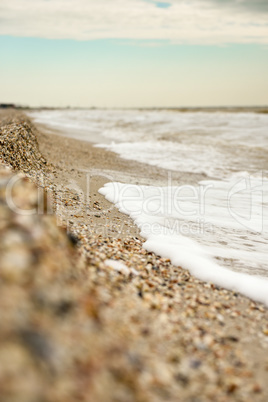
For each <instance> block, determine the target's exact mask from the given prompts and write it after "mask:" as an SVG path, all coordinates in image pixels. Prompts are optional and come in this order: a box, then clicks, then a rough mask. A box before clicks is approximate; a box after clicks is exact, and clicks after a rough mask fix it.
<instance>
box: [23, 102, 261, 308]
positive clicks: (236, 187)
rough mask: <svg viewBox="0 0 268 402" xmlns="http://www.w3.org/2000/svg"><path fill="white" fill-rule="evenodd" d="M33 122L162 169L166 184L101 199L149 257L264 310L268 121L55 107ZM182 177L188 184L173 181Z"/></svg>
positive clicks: (128, 188)
mask: <svg viewBox="0 0 268 402" xmlns="http://www.w3.org/2000/svg"><path fill="white" fill-rule="evenodd" d="M29 115H30V117H31V118H32V119H33V121H34V122H36V123H38V124H43V125H45V126H46V127H47V128H48V129H51V130H58V131H59V133H61V134H63V135H65V136H68V137H72V138H76V139H81V140H86V141H90V142H92V143H94V145H95V146H96V147H102V148H104V149H107V150H109V151H112V152H114V153H116V154H117V155H118V156H119V157H120V158H124V159H127V160H134V161H137V162H140V163H143V164H145V165H150V166H152V167H156V168H158V169H159V168H160V169H164V170H165V171H166V173H167V176H166V177H167V180H165V181H163V182H162V183H158V185H157V186H156V185H149V183H150V181H149V180H148V185H144V183H143V184H139V183H137V184H132V183H128V182H127V181H126V182H125V181H124V182H116V181H111V182H109V183H107V184H106V185H105V186H104V187H103V188H101V189H100V190H99V192H100V193H101V194H102V195H103V196H104V197H106V199H107V200H109V201H110V202H112V203H114V204H115V206H116V207H117V208H118V209H119V210H120V211H121V212H123V213H125V214H127V215H129V216H130V217H131V218H132V219H133V220H134V221H135V223H136V225H137V226H138V227H139V230H140V232H141V235H142V236H143V237H144V239H145V242H144V245H143V247H144V248H145V249H147V250H148V251H151V252H154V253H156V254H157V255H160V256H162V257H165V258H169V259H170V260H171V261H172V263H173V264H175V265H179V266H182V267H183V268H185V269H188V270H189V271H190V272H191V273H192V274H193V275H194V276H196V277H197V278H199V279H201V280H204V281H207V282H211V283H214V284H215V285H217V286H222V287H225V288H227V289H230V290H233V291H236V292H240V293H242V294H244V295H246V296H248V297H250V298H252V299H253V300H256V301H260V302H262V303H264V304H266V305H268V113H264V112H261V111H259V110H258V109H256V110H251V111H248V110H235V109H230V110H229V109H220V110H217V109H215V110H214V109H211V110H209V109H205V110H202V109H198V110H191V109H189V110H187V111H182V110H177V109H148V110H144V109H122V110H120V109H54V110H36V111H31V112H29ZM89 165H90V161H89ZM148 172H150V175H153V174H154V169H152V168H151V169H148ZM178 172H180V174H181V177H183V176H185V179H184V180H182V181H181V182H178V181H175V182H174V180H172V177H173V176H174V175H175V174H176V173H178ZM187 177H191V181H189V183H188V182H187ZM137 181H138V179H137Z"/></svg>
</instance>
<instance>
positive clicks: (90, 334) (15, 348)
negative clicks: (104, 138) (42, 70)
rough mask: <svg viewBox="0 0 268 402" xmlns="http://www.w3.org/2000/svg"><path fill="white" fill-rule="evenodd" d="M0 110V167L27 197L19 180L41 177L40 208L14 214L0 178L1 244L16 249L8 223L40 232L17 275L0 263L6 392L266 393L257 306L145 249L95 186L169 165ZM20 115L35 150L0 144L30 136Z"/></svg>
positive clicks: (267, 329)
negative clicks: (43, 204) (19, 176)
mask: <svg viewBox="0 0 268 402" xmlns="http://www.w3.org/2000/svg"><path fill="white" fill-rule="evenodd" d="M11 119H13V123H11ZM0 120H2V121H4V123H2V125H1V134H0V139H1V140H2V139H3V138H4V142H2V143H1V154H0V158H1V160H2V163H3V165H2V167H1V172H2V173H1V174H2V175H3V177H4V176H7V177H12V176H13V175H14V172H13V171H11V170H8V171H7V170H6V167H5V166H6V165H9V166H11V167H13V168H15V169H16V171H21V172H23V174H24V175H25V176H26V177H28V179H30V183H29V182H28V181H27V180H26V181H25V183H24V182H23V183H22V184H20V186H21V188H20V189H19V194H22V198H23V200H24V202H26V204H27V197H29V199H30V196H29V195H26V196H25V194H28V191H29V192H32V191H37V189H36V188H35V187H34V188H35V189H32V188H31V190H27V186H39V188H42V189H44V191H45V193H44V194H45V197H47V199H48V203H49V205H50V206H51V211H49V213H48V211H47V209H46V210H45V211H44V212H46V213H45V214H43V213H39V214H37V216H35V218H32V217H30V218H28V217H27V218H25V221H23V223H21V222H20V220H19V219H17V217H16V216H17V215H16V212H12V213H11V215H12V216H10V215H9V214H7V213H6V210H7V207H6V206H5V204H4V202H5V196H6V195H5V189H4V187H3V186H2V187H1V192H2V194H1V197H2V200H3V202H2V204H1V208H5V209H3V211H4V212H2V214H1V217H2V218H1V219H2V221H3V223H2V225H1V245H2V247H3V253H5V249H4V245H5V244H8V245H9V246H8V247H10V253H11V254H12V253H13V254H14V253H15V254H16V252H17V251H16V249H15V248H14V250H15V251H13V252H12V248H13V247H15V246H16V244H17V243H16V242H15V241H14V240H12V239H13V237H12V236H11V232H12V231H15V232H16V231H17V230H18V227H20V228H21V225H26V226H25V233H26V232H27V233H31V236H32V239H33V240H34V239H36V235H35V232H36V231H35V230H34V228H35V227H37V226H38V227H39V226H41V227H42V228H43V230H44V235H43V236H44V238H45V239H47V242H45V243H44V244H45V246H43V249H42V252H41V255H42V258H41V257H40V258H36V259H35V260H34V262H33V263H32V265H31V264H28V265H29V266H27V267H26V265H27V264H26V263H25V272H26V271H27V281H25V279H24V275H17V274H16V272H17V271H16V269H15V268H14V266H16V264H17V262H16V261H15V262H12V261H13V260H12V261H11V260H8V258H7V257H6V258H5V260H3V261H2V262H1V264H2V266H1V289H2V290H1V293H0V294H1V296H0V306H1V310H3V311H5V315H4V318H3V323H2V325H3V328H4V330H1V337H0V340H1V346H0V362H1V361H2V362H3V363H2V364H1V366H2V367H4V369H3V370H2V371H1V373H0V393H1V395H4V399H3V400H5V401H20V402H21V401H27V402H29V401H36V400H40V399H41V398H42V400H44V401H51V402H52V401H53V402H55V401H59V402H61V401H64V402H66V401H74V400H82V401H107V402H108V401H122V402H126V401H156V402H157V401H168V400H170V401H208V400H213V401H215V400H216V401H227V400H237V401H252V400H254V401H266V400H267V399H268V388H267V376H268V359H267V355H266V351H267V348H268V326H267V318H268V313H267V308H266V307H265V306H264V305H263V304H261V303H258V302H255V301H253V300H251V299H249V298H247V297H245V296H243V295H241V294H239V293H237V292H233V291H229V290H226V289H223V288H221V287H219V286H215V285H214V284H212V283H208V282H202V281H200V280H199V279H196V278H195V277H193V276H191V275H190V273H189V272H188V271H187V270H185V269H184V267H183V266H182V267H181V266H174V265H172V264H171V262H170V260H169V259H168V258H163V257H162V258H161V257H159V256H157V255H155V254H154V253H152V252H148V251H146V250H145V249H144V248H143V247H142V244H143V242H144V239H143V238H142V236H141V235H140V233H139V230H138V228H137V227H136V226H135V224H134V222H133V220H132V219H131V218H130V217H128V216H127V215H125V214H123V213H120V212H119V211H118V209H116V208H115V206H114V205H113V204H111V203H109V202H108V201H107V200H106V199H105V198H104V197H103V196H102V195H101V194H100V193H99V192H98V190H99V189H100V188H102V187H103V185H104V184H105V183H108V182H117V181H119V182H122V183H130V184H142V185H146V186H148V185H155V186H156V185H160V184H161V183H163V181H165V180H167V172H166V170H164V169H162V168H160V167H157V166H150V165H148V164H147V165H146V164H144V163H141V162H137V161H133V160H126V159H122V158H120V157H119V156H118V154H116V153H114V152H111V151H109V150H107V149H104V148H98V147H94V146H93V145H92V144H91V143H90V142H88V141H81V140H75V139H73V138H69V137H67V136H63V135H61V133H59V132H57V131H56V130H54V129H53V130H52V129H51V128H49V129H48V127H45V126H44V125H41V124H40V125H38V124H37V125H36V128H35V127H34V126H33V125H32V123H31V122H30V121H29V118H28V117H25V115H20V114H19V113H17V112H12V113H10V112H2V113H1V115H0ZM25 122H26V123H25ZM23 124H26V126H23V127H24V128H23V129H25V130H26V131H27V130H28V131H27V132H28V133H29V132H30V133H31V134H32V135H33V139H31V140H30V143H29V149H32V150H33V151H34V152H37V151H36V149H37V148H38V150H39V152H40V155H39V154H38V155H37V158H36V157H35V155H34V152H33V153H32V154H31V152H30V153H29V152H28V151H29V149H28V150H27V152H26V158H25V159H23V158H22V159H21V160H22V161H23V163H22V162H20V163H18V161H16V157H17V154H15V155H12V157H10V154H8V152H7V149H10V148H8V147H10V144H12V141H13V142H16V143H17V146H18V147H19V148H20V149H21V152H22V154H23V152H24V147H27V144H26V145H25V144H24V143H23V146H21V136H20V135H18V136H17V137H16V136H15V137H14V133H16V132H17V131H18V130H19V129H20V128H21V127H22V125H23ZM25 127H26V128H25ZM26 138H30V137H27V136H26ZM35 138H36V140H37V144H38V146H37V148H36V149H35V148H33V146H32V143H31V141H34V139H35ZM26 143H27V141H26ZM13 145H14V144H13ZM13 149H14V147H13ZM41 158H42V159H41ZM40 159H41V162H42V163H41V164H39V165H38V163H37V162H36V161H39V160H40ZM204 178H205V176H204V174H203V173H200V177H199V176H198V179H200V180H202V179H204ZM173 179H174V180H175V181H176V182H179V183H181V184H184V183H187V184H189V183H190V184H193V185H195V184H196V181H197V176H196V173H195V174H191V173H187V174H186V173H185V172H179V171H177V172H175V173H174V175H173ZM31 183H33V184H31ZM25 192H26V193H25ZM18 196H20V195H18ZM25 199H26V201H25ZM29 202H30V201H29ZM35 202H37V201H35ZM2 205H3V206H2ZM48 209H50V208H48ZM41 212H42V211H41ZM27 219H28V221H27ZM44 220H45V221H46V222H47V221H49V224H48V223H46V224H44ZM16 225H18V226H16ZM27 225H28V226H27ZM23 227H24V226H23ZM62 228H63V229H62ZM20 230H21V229H20ZM8 236H11V237H10V238H9V237H8ZM28 236H29V235H28ZM37 237H38V236H37ZM51 239H53V240H51ZM34 241H36V243H34V247H33V246H32V245H30V243H29V241H28V240H27V236H26V235H25V236H22V237H21V239H20V251H19V252H21V253H24V254H27V253H29V254H30V255H32V254H34V255H37V254H38V250H40V248H42V247H41V246H40V244H39V243H38V241H37V240H34ZM16 247H17V246H16ZM33 249H34V250H35V251H33ZM22 250H23V251H22ZM25 250H26V251H25ZM27 255H28V254H27ZM26 260H27V259H26ZM26 260H25V261H26ZM27 261H28V260H27ZM5 264H6V265H5ZM12 264H13V265H12ZM12 267H13V268H12ZM21 272H23V271H21ZM39 273H40V275H39ZM10 295H11V296H12V298H11V296H10ZM11 299H12V302H11ZM7 351H8V352H7ZM9 356H13V358H12V359H9ZM7 362H9V363H7ZM25 378H27V382H24V379H25ZM7 379H8V381H7Z"/></svg>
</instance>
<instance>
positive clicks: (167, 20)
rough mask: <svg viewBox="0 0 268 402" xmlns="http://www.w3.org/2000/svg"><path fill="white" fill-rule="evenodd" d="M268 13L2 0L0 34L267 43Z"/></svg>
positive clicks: (241, 6) (218, 1) (136, 1)
mask: <svg viewBox="0 0 268 402" xmlns="http://www.w3.org/2000/svg"><path fill="white" fill-rule="evenodd" d="M254 2H255V3H254ZM222 3H224V5H223V4H222ZM252 3H254V4H255V5H253V4H252ZM163 4H168V5H170V6H169V7H165V6H163ZM161 5H162V6H161ZM267 11H268V10H267V4H266V1H262V0H254V1H253V0H252V1H250V0H244V1H242V0H240V1H238V0H237V1H235V0H233V1H231V0H225V1H222V0H170V1H145V0H113V1H111V0H98V1H96V0H53V1H51V0H1V3H0V16H1V20H0V35H13V36H26V37H39V38H49V39H75V40H92V39H106V38H113V39H115V38H118V39H131V40H141V39H145V40H158V39H161V40H168V41H170V42H175V43H182V44H226V43H262V44H267V43H268V12H267Z"/></svg>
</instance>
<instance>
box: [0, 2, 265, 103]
mask: <svg viewBox="0 0 268 402" xmlns="http://www.w3.org/2000/svg"><path fill="white" fill-rule="evenodd" d="M267 71H268V1H267V0H187V1H186V0H162V1H154V0H97V1H96V0H1V1H0V103H1V102H11V103H17V104H21V105H30V106H60V107H62V106H63V107H65V106H71V107H76V106H77V107H93V106H94V107H185V106H190V107H191V106H193V107H194V106H258V105H260V106H264V105H268V75H267Z"/></svg>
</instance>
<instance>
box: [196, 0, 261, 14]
mask: <svg viewBox="0 0 268 402" xmlns="http://www.w3.org/2000/svg"><path fill="white" fill-rule="evenodd" d="M201 1H206V2H210V3H212V4H214V5H217V6H219V7H224V8H226V7H227V8H229V9H236V10H239V11H243V10H245V11H246V10H247V11H250V12H259V13H268V1H267V0H201Z"/></svg>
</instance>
